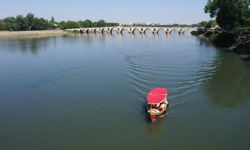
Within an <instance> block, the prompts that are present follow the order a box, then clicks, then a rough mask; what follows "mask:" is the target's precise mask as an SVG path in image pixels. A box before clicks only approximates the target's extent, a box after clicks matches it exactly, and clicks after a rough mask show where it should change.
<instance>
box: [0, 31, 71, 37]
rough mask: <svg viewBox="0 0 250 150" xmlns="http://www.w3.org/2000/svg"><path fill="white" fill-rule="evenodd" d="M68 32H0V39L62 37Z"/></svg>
mask: <svg viewBox="0 0 250 150" xmlns="http://www.w3.org/2000/svg"><path fill="white" fill-rule="evenodd" d="M66 34H68V32H66V31H63V30H38V31H37V30H36V31H0V39H12V38H42V37H53V36H63V35H66Z"/></svg>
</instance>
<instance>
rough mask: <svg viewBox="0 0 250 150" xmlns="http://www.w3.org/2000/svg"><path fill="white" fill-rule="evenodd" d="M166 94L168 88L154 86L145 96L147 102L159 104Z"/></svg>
mask: <svg viewBox="0 0 250 150" xmlns="http://www.w3.org/2000/svg"><path fill="white" fill-rule="evenodd" d="M167 94H168V90H167V89H166V88H154V89H152V90H151V91H150V92H149V93H148V96H147V101H148V104H151V105H153V104H159V103H162V102H163V101H164V99H165V97H166V95H167Z"/></svg>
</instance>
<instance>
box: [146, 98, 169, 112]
mask: <svg viewBox="0 0 250 150" xmlns="http://www.w3.org/2000/svg"><path fill="white" fill-rule="evenodd" d="M168 106H169V103H168V100H167V98H165V100H164V101H163V102H162V103H160V104H156V105H150V106H149V109H148V112H149V113H150V114H151V115H161V114H163V113H165V112H166V109H167V107H168Z"/></svg>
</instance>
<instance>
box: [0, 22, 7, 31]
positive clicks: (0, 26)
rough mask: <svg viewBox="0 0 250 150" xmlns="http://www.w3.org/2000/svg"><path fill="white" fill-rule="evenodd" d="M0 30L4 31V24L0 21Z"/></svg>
mask: <svg viewBox="0 0 250 150" xmlns="http://www.w3.org/2000/svg"><path fill="white" fill-rule="evenodd" d="M0 30H6V23H5V22H4V21H3V20H0Z"/></svg>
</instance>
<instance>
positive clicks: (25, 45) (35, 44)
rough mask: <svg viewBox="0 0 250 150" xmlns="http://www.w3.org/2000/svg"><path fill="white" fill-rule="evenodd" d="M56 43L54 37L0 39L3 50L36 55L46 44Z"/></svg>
mask: <svg viewBox="0 0 250 150" xmlns="http://www.w3.org/2000/svg"><path fill="white" fill-rule="evenodd" d="M55 44H56V37H50V38H39V39H37V38H35V39H12V40H0V45H1V47H2V49H0V50H4V51H9V52H13V53H14V52H17V51H22V52H23V53H31V54H33V55H36V54H37V53H38V52H39V50H42V49H46V48H47V46H48V45H54V46H55Z"/></svg>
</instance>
